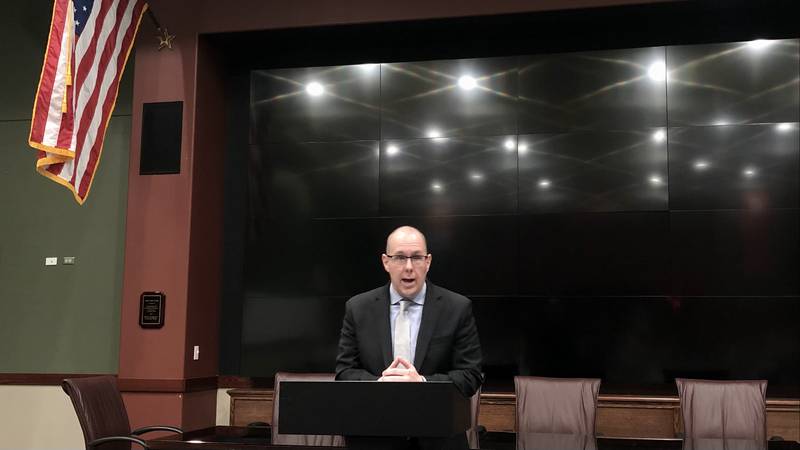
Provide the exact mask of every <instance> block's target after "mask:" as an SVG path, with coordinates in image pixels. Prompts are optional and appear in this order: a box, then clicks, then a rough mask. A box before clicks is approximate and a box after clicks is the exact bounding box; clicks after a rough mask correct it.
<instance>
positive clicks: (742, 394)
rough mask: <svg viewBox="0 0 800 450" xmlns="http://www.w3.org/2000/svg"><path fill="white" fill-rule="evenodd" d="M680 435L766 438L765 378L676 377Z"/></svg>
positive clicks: (694, 437)
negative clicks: (681, 424) (679, 408)
mask: <svg viewBox="0 0 800 450" xmlns="http://www.w3.org/2000/svg"><path fill="white" fill-rule="evenodd" d="M675 384H677V385H678V394H679V395H680V398H681V416H682V417H683V430H684V437H685V438H687V439H698V438H716V439H753V440H757V441H765V440H766V439H767V381H766V380H752V381H716V380H689V379H685V378H677V379H676V380H675Z"/></svg>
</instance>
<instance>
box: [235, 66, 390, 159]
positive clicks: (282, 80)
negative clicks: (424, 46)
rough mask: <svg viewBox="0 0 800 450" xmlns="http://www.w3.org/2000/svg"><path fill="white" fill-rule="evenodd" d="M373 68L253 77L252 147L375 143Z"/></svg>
mask: <svg viewBox="0 0 800 450" xmlns="http://www.w3.org/2000/svg"><path fill="white" fill-rule="evenodd" d="M379 72H380V71H379V69H378V66H377V65H375V64H362V65H356V66H333V67H308V68H302V69H276V70H262V71H253V73H252V91H251V95H252V98H251V104H250V107H251V120H252V125H251V136H252V137H251V139H252V141H253V142H257V143H264V142H275V141H287V140H290V141H313V140H326V141H327V140H339V141H341V140H362V139H377V138H378V132H379V125H378V118H379V107H378V94H379V90H380V73H379Z"/></svg>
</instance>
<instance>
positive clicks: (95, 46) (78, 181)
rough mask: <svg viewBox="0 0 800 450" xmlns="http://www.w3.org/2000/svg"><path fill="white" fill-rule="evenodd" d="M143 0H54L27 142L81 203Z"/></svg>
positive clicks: (45, 170)
mask: <svg viewBox="0 0 800 450" xmlns="http://www.w3.org/2000/svg"><path fill="white" fill-rule="evenodd" d="M146 9H147V3H146V2H144V1H143V0H55V2H54V5H53V19H52V21H51V23H50V36H49V38H48V41H47V49H46V51H45V57H44V64H43V66H42V74H41V77H40V78H39V88H38V90H37V92H36V99H35V100H34V104H33V118H32V119H31V134H30V137H29V139H28V143H29V144H30V145H31V147H33V148H35V149H38V150H39V156H38V159H37V161H36V170H37V171H38V172H39V173H40V174H42V175H44V176H46V177H48V178H50V179H51V180H53V181H55V182H57V183H60V184H62V185H64V186H66V187H67V188H68V189H70V190H71V191H72V193H73V195H74V196H75V200H77V201H78V203H80V204H83V202H84V201H85V200H86V196H87V195H88V194H89V189H90V188H91V186H92V179H93V178H94V174H95V171H96V169H97V165H98V163H99V162H100V155H101V154H102V151H103V140H104V138H105V135H106V128H107V126H108V121H109V119H110V118H111V112H112V111H113V109H114V103H115V102H116V100H117V91H118V89H119V81H120V78H121V76H122V73H123V71H124V70H125V63H126V62H127V60H128V54H129V53H130V51H131V48H133V40H134V38H135V37H136V31H137V30H138V28H139V22H140V21H141V19H142V15H143V14H144V12H145V10H146Z"/></svg>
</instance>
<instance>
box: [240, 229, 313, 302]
mask: <svg viewBox="0 0 800 450" xmlns="http://www.w3.org/2000/svg"><path fill="white" fill-rule="evenodd" d="M250 219H251V220H250V224H249V230H248V237H247V240H246V242H245V247H246V250H245V260H244V280H245V283H244V284H245V286H244V289H245V295H246V296H251V295H256V296H259V295H265V296H273V295H281V296H286V295H306V294H311V293H313V292H314V291H313V287H312V285H311V284H310V283H309V279H308V278H309V274H310V273H311V268H312V263H313V258H314V255H315V253H314V250H315V249H314V248H313V246H312V244H311V239H310V238H309V236H311V233H312V227H311V221H308V220H297V219H295V220H270V219H267V218H264V217H255V218H253V217H252V216H251V218H250ZM253 219H255V220H253Z"/></svg>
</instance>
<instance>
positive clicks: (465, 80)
mask: <svg viewBox="0 0 800 450" xmlns="http://www.w3.org/2000/svg"><path fill="white" fill-rule="evenodd" d="M477 85H478V82H477V81H475V78H472V77H471V76H469V75H463V76H461V78H459V79H458V87H460V88H461V89H464V90H465V91H470V90H472V89H475V86H477Z"/></svg>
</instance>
